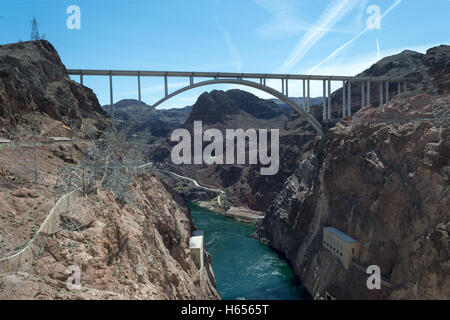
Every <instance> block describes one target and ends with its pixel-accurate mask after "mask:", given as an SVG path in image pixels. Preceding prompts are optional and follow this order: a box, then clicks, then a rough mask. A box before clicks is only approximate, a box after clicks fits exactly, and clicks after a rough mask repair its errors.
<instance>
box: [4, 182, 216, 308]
mask: <svg viewBox="0 0 450 320" xmlns="http://www.w3.org/2000/svg"><path fill="white" fill-rule="evenodd" d="M132 190H133V194H134V196H135V199H136V204H135V205H128V204H125V205H123V204H119V203H117V202H116V201H115V199H114V197H113V195H112V194H111V193H110V192H109V191H100V192H99V195H91V196H90V197H89V198H87V199H84V197H80V198H79V200H78V201H77V203H76V204H74V205H76V206H77V208H78V209H80V208H81V209H80V212H77V214H74V215H72V216H70V217H69V216H67V217H65V216H63V218H62V222H61V231H60V232H58V233H57V234H56V235H54V236H53V237H51V238H49V240H48V241H47V243H46V246H45V247H44V250H43V252H42V253H41V255H40V256H39V257H38V258H37V260H36V261H35V262H34V264H33V266H32V268H31V269H30V270H23V271H21V272H17V273H2V274H0V283H1V284H2V285H1V286H0V299H16V298H20V299H220V296H219V294H218V293H217V291H216V289H215V280H214V275H213V272H212V270H211V265H210V257H209V255H208V254H206V255H205V259H204V260H205V266H204V267H203V268H202V269H200V270H199V269H197V267H196V266H195V264H194V262H193V261H192V260H191V257H190V251H189V239H190V236H191V234H192V231H193V229H194V226H193V222H192V219H191V216H190V213H189V212H188V210H187V209H186V207H185V204H184V203H183V202H182V201H181V200H180V199H179V198H177V196H176V194H175V193H174V192H173V191H172V190H171V189H170V188H167V187H166V186H165V185H164V184H162V183H161V182H160V181H159V180H158V179H157V178H156V177H154V176H149V175H146V176H141V177H140V178H139V179H138V181H136V182H135V183H133V186H132ZM174 197H175V198H174ZM77 217H78V218H77ZM80 217H81V218H80ZM74 219H75V220H77V223H78V225H79V227H78V229H75V230H74V228H73V227H71V223H69V222H73V221H74ZM72 224H73V223H72ZM70 266H77V267H78V268H79V269H80V270H81V289H80V290H74V289H72V290H71V289H70V288H68V287H67V286H66V282H67V279H68V277H69V275H70V274H69V272H68V271H67V269H68V268H69V267H70Z"/></svg>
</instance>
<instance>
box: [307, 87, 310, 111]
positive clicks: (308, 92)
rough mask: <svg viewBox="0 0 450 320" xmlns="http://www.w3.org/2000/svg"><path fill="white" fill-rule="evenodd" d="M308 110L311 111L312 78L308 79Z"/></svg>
mask: <svg viewBox="0 0 450 320" xmlns="http://www.w3.org/2000/svg"><path fill="white" fill-rule="evenodd" d="M307 108H308V112H311V86H310V80H309V79H308V107H307Z"/></svg>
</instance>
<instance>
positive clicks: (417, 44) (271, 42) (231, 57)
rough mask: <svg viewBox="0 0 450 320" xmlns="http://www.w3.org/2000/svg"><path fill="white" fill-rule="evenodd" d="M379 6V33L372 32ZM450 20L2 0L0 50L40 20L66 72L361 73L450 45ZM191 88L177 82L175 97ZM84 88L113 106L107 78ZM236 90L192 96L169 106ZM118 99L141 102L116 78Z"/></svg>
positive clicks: (425, 4) (292, 1) (401, 11)
mask: <svg viewBox="0 0 450 320" xmlns="http://www.w3.org/2000/svg"><path fill="white" fill-rule="evenodd" d="M70 5H77V6H79V7H80V9H81V29H80V30H76V29H74V30H69V29H68V28H67V27H66V20H67V18H68V17H69V16H70V15H69V14H67V13H66V9H67V7H68V6H70ZM374 8H375V10H376V9H377V8H379V10H380V15H381V16H382V19H381V21H380V28H379V29H378V28H374V25H373V23H372V25H370V27H368V24H367V20H368V19H370V18H371V17H374V15H373V14H374V12H375V11H374ZM449 14H450V1H449V0H433V1H423V0H332V1H323V0H315V1H305V0H109V1H106V0H69V1H66V0H39V1H38V0H14V1H12V0H0V43H2V44H4V43H11V42H16V41H18V40H19V39H21V40H22V41H25V40H29V39H30V31H31V25H30V21H31V19H32V17H33V16H35V17H36V19H37V21H38V23H39V31H40V33H41V34H45V35H46V39H47V40H49V41H50V42H51V43H52V44H53V45H54V46H55V48H56V49H57V50H58V52H59V54H60V56H61V59H62V61H63V63H64V64H65V65H66V67H67V68H74V69H78V68H85V69H126V70H176V71H223V72H261V73H271V72H283V73H302V74H305V73H310V74H336V75H337V74H339V75H355V74H357V73H359V72H361V71H363V70H364V69H366V68H367V67H369V66H370V65H371V64H373V63H374V62H376V61H377V60H378V59H379V58H381V57H384V56H387V55H391V54H395V53H398V52H401V51H403V50H405V49H412V50H416V51H420V52H425V50H426V49H428V48H429V47H432V46H435V45H439V44H450V34H449V30H450V22H449V21H450V19H449V18H448V17H449ZM371 21H372V22H373V20H371ZM74 79H75V80H78V78H74ZM187 82H188V80H186V81H184V80H183V79H173V80H172V79H171V80H170V83H169V87H170V90H174V89H177V88H180V87H183V86H184V85H186V84H187ZM84 83H85V85H87V86H89V87H91V88H92V89H94V91H95V93H96V94H97V96H98V97H99V100H100V102H101V103H102V104H107V103H109V93H108V85H109V80H108V78H106V77H86V78H85V81H84ZM271 85H273V86H274V87H275V88H277V87H281V84H280V83H271ZM337 86H338V84H336V87H334V88H337ZM142 87H143V100H144V101H145V102H147V103H149V104H151V103H152V102H156V101H157V100H159V99H160V98H162V96H163V80H162V79H156V78H145V79H143V80H142ZM232 87H233V86H228V85H220V86H211V87H203V88H200V89H195V90H191V91H187V92H185V93H184V94H182V95H179V96H177V97H175V98H173V99H172V100H169V101H167V102H166V103H164V104H163V105H161V108H170V107H183V106H185V105H189V104H192V103H194V102H195V100H196V98H197V97H198V95H200V94H201V93H202V92H203V91H205V90H212V89H223V90H225V89H230V88H232ZM241 89H245V90H248V91H251V92H252V93H255V94H257V95H259V96H261V97H264V98H268V97H269V96H267V95H266V94H265V93H262V92H260V91H257V90H253V89H251V90H249V89H247V88H241ZM320 91H321V84H317V85H315V86H313V90H312V94H313V95H320ZM289 92H290V95H293V96H300V95H301V94H302V93H301V84H300V83H298V82H297V83H295V82H294V81H292V82H290V84H289ZM114 98H115V100H116V101H117V100H119V99H123V98H137V80H136V79H135V78H114Z"/></svg>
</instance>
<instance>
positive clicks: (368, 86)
mask: <svg viewBox="0 0 450 320" xmlns="http://www.w3.org/2000/svg"><path fill="white" fill-rule="evenodd" d="M367 104H370V81H368V82H367Z"/></svg>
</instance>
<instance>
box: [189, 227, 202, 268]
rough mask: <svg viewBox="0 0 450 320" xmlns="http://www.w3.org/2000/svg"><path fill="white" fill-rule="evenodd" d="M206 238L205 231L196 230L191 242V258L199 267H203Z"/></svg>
mask: <svg viewBox="0 0 450 320" xmlns="http://www.w3.org/2000/svg"><path fill="white" fill-rule="evenodd" d="M204 248H205V240H204V232H203V231H194V232H193V233H192V237H191V240H190V242H189V249H190V250H191V259H192V260H193V261H194V263H195V265H196V266H197V268H198V269H201V268H203V256H204Z"/></svg>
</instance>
